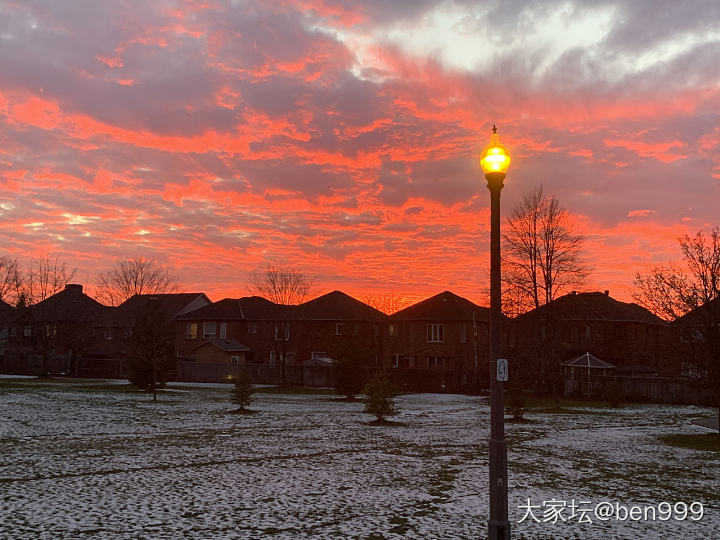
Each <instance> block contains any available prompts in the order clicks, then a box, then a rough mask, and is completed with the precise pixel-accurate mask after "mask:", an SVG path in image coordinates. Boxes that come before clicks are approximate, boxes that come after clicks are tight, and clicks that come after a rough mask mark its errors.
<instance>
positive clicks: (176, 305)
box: [103, 292, 210, 326]
mask: <svg viewBox="0 0 720 540" xmlns="http://www.w3.org/2000/svg"><path fill="white" fill-rule="evenodd" d="M150 299H157V301H158V302H159V304H160V311H161V312H162V313H163V314H164V316H165V318H166V319H168V320H170V319H172V318H174V317H175V316H177V315H179V314H181V313H183V312H185V310H186V309H188V308H189V307H191V304H192V303H193V302H200V303H202V302H203V300H204V301H205V302H207V303H208V304H209V303H210V300H209V299H208V297H207V296H205V293H199V292H192V293H169V294H135V295H133V296H131V297H130V298H128V299H127V300H125V301H124V302H123V303H122V304H120V305H119V306H117V307H115V308H112V311H111V312H109V314H108V315H107V316H106V317H105V319H104V320H103V322H104V323H105V324H108V325H111V326H127V325H132V324H133V322H134V321H135V318H136V317H137V315H138V313H139V312H140V311H141V310H142V309H143V308H144V307H145V305H146V304H147V302H148V300H150Z"/></svg>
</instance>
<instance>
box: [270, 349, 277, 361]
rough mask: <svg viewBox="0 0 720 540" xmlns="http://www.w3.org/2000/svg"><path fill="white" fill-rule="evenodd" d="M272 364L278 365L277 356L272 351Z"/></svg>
mask: <svg viewBox="0 0 720 540" xmlns="http://www.w3.org/2000/svg"><path fill="white" fill-rule="evenodd" d="M270 363H271V364H276V363H277V354H276V353H275V351H270Z"/></svg>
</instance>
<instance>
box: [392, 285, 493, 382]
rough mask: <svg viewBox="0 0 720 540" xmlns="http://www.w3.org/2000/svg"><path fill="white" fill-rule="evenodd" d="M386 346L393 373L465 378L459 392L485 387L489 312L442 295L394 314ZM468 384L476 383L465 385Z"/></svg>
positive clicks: (488, 343) (487, 374) (465, 301)
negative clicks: (423, 372) (469, 387)
mask: <svg viewBox="0 0 720 540" xmlns="http://www.w3.org/2000/svg"><path fill="white" fill-rule="evenodd" d="M384 340H385V343H386V345H385V349H386V354H387V365H390V366H392V367H393V368H395V369H398V370H432V371H447V370H452V371H455V372H462V373H464V374H465V379H464V380H465V382H464V383H462V384H461V385H462V386H465V385H466V384H480V385H481V386H483V387H486V386H487V384H486V383H487V381H489V373H490V371H489V370H490V368H489V354H490V309H489V308H487V307H482V306H479V305H477V304H474V303H473V302H470V301H469V300H466V299H465V298H462V297H460V296H457V295H456V294H453V293H451V292H449V291H445V292H442V293H440V294H437V295H435V296H433V297H431V298H427V299H425V300H422V301H421V302H418V303H416V304H413V305H412V306H409V307H407V308H405V309H403V310H400V311H398V312H396V313H394V314H392V315H391V316H390V318H389V322H388V329H387V335H386V336H385V338H384ZM403 376H404V377H411V376H412V375H411V374H410V373H406V374H405V375H403ZM470 379H472V380H473V381H475V382H472V383H471V382H468V381H469V380H470ZM478 381H479V382H478Z"/></svg>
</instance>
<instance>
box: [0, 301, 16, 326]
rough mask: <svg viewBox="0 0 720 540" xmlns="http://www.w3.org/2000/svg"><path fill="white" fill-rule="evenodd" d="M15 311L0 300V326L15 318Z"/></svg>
mask: <svg viewBox="0 0 720 540" xmlns="http://www.w3.org/2000/svg"><path fill="white" fill-rule="evenodd" d="M16 313H17V310H16V309H15V308H14V307H12V306H11V305H10V304H8V303H6V302H3V301H2V300H0V324H3V323H5V322H8V321H10V319H13V318H14V317H15V314H16Z"/></svg>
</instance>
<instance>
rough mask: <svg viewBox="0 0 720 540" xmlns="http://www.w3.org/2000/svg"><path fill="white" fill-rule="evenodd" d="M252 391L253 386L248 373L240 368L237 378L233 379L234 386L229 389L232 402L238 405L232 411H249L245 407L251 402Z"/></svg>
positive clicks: (253, 390)
mask: <svg viewBox="0 0 720 540" xmlns="http://www.w3.org/2000/svg"><path fill="white" fill-rule="evenodd" d="M254 392H255V388H254V387H253V384H252V381H251V380H250V375H248V372H247V371H245V370H242V371H241V372H240V374H239V375H238V377H237V379H235V388H233V389H232V390H231V391H230V394H231V397H232V402H233V403H234V404H235V405H237V406H238V408H237V409H236V410H235V411H234V412H237V413H245V412H250V411H249V409H246V408H245V407H246V406H247V405H250V403H252V399H253V398H252V395H253V393H254Z"/></svg>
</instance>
